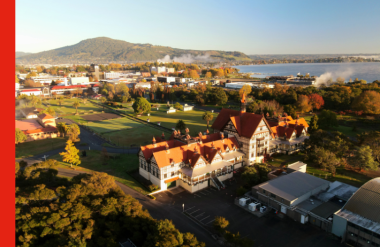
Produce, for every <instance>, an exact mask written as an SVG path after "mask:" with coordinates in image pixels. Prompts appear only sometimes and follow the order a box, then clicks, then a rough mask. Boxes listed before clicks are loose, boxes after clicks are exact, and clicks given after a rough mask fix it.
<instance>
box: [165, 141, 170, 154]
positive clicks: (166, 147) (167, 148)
mask: <svg viewBox="0 0 380 247" xmlns="http://www.w3.org/2000/svg"><path fill="white" fill-rule="evenodd" d="M165 149H166V153H170V150H169V145H168V143H166V145H165Z"/></svg>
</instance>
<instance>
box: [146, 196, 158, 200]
mask: <svg viewBox="0 0 380 247" xmlns="http://www.w3.org/2000/svg"><path fill="white" fill-rule="evenodd" d="M148 197H149V198H150V199H152V200H156V197H155V196H154V195H148Z"/></svg>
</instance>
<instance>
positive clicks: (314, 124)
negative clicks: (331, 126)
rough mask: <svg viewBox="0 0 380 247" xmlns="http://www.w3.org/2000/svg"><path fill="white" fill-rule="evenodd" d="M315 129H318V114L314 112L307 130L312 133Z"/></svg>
mask: <svg viewBox="0 0 380 247" xmlns="http://www.w3.org/2000/svg"><path fill="white" fill-rule="evenodd" d="M316 130H318V116H317V114H314V115H313V117H312V118H311V120H310V124H309V128H308V132H309V133H313V132H315V131H316Z"/></svg>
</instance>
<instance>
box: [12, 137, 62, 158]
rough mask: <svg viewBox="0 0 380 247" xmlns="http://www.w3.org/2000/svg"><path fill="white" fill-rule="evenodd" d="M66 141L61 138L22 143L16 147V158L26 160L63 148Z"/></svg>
mask: <svg viewBox="0 0 380 247" xmlns="http://www.w3.org/2000/svg"><path fill="white" fill-rule="evenodd" d="M65 145H66V139H65V138H63V137H57V138H51V139H44V140H38V141H31V142H24V143H20V144H18V145H16V158H26V157H30V156H34V155H37V154H42V153H44V152H47V151H50V150H53V149H57V148H61V147H65Z"/></svg>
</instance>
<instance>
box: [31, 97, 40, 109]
mask: <svg viewBox="0 0 380 247" xmlns="http://www.w3.org/2000/svg"><path fill="white" fill-rule="evenodd" d="M30 104H31V105H32V106H33V107H35V106H36V105H40V104H41V99H40V98H39V97H36V96H32V99H31V100H30Z"/></svg>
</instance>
